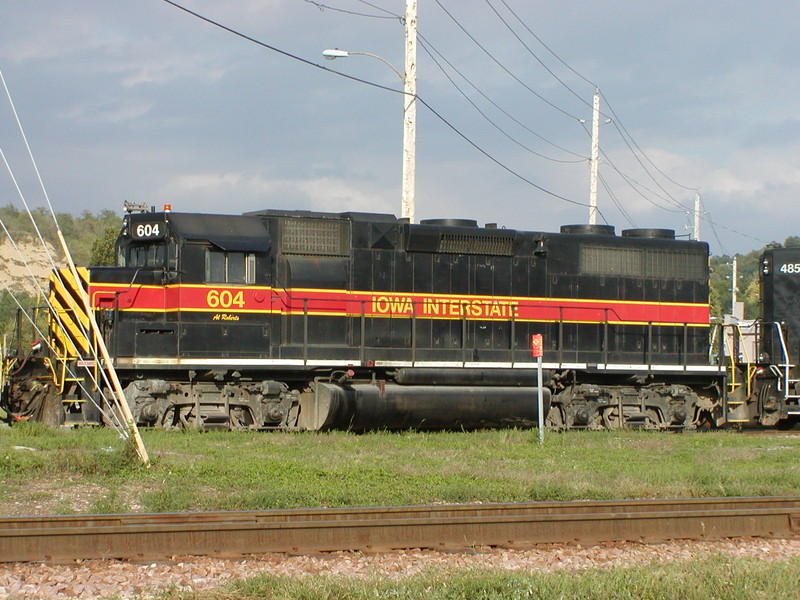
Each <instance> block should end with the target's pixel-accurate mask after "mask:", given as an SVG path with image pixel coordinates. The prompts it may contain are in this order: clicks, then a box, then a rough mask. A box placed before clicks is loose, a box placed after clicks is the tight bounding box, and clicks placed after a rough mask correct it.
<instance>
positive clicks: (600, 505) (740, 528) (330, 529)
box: [0, 496, 800, 562]
mask: <svg viewBox="0 0 800 600" xmlns="http://www.w3.org/2000/svg"><path fill="white" fill-rule="evenodd" d="M798 534H800V497H798V496H792V497H767V498H711V499H674V500H632V501H606V502H536V503H521V504H470V505H454V506H405V507H389V508H337V509H313V510H308V509H292V510H272V511H246V512H244V511H243V512H205V513H165V514H118V515H72V516H44V517H0V561H1V562H22V561H48V562H63V561H71V560H75V559H88V558H119V559H128V560H146V559H147V560H149V559H158V558H166V557H170V556H186V555H205V556H225V557H231V556H241V555H246V554H260V553H266V552H284V553H294V554H302V553H311V552H324V551H336V550H356V551H365V552H377V551H387V550H395V549H405V548H430V549H437V550H464V549H469V548H474V547H480V546H501V547H510V548H524V547H530V546H532V545H535V544H542V543H582V544H595V543H600V542H607V541H620V540H641V541H646V542H655V541H664V540H668V539H714V538H725V537H742V536H772V537H793V536H796V535H798Z"/></svg>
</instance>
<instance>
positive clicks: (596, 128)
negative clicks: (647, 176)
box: [589, 88, 600, 225]
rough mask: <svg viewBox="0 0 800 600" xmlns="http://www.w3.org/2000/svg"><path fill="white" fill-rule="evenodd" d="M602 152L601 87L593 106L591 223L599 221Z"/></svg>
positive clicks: (590, 179)
mask: <svg viewBox="0 0 800 600" xmlns="http://www.w3.org/2000/svg"><path fill="white" fill-rule="evenodd" d="M599 154H600V88H595V91H594V105H593V107H592V159H591V161H590V168H591V170H590V173H589V224H590V225H595V224H596V223H597V161H598V158H599Z"/></svg>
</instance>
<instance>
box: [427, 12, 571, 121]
mask: <svg viewBox="0 0 800 600" xmlns="http://www.w3.org/2000/svg"><path fill="white" fill-rule="evenodd" d="M434 2H436V4H438V5H439V8H441V9H442V10H443V11H444V13H445V14H446V15H447V16H448V17H450V19H451V20H452V21H453V23H455V24H456V26H457V27H458V28H459V29H461V31H463V32H464V35H466V36H467V37H468V38H469V39H470V40H472V41H473V42H474V43H475V45H476V46H478V48H480V49H481V50H482V51H483V52H484V53H485V54H486V56H488V57H489V58H490V59H492V61H494V63H495V64H496V65H497V66H498V67H500V68H501V69H503V71H505V72H506V73H507V74H508V75H509V76H510V77H511V78H513V79H514V81H516V82H517V83H519V84H520V85H521V86H522V87H524V88H525V89H526V90H528V91H529V92H530V93H531V94H533V95H534V96H536V97H537V98H539V100H541V101H542V102H544V103H545V104H547V105H548V106H550V107H552V108H554V109H555V110H557V111H558V112H560V113H562V114H564V115H566V116H567V117H569V118H570V119H575V120H576V121H580V117H576V116H575V115H573V114H571V113H569V112H567V111H566V110H564V109H563V108H561V107H560V106H558V105H556V104H554V103H553V102H551V101H550V100H548V99H547V98H545V97H544V96H542V95H541V94H540V93H539V92H537V91H536V90H534V89H533V88H532V87H530V86H529V85H528V84H527V83H525V82H524V81H522V80H521V79H520V78H519V77H517V76H516V75H515V74H514V73H512V72H511V70H510V69H509V68H508V67H506V66H505V65H504V64H503V63H502V62H500V60H499V59H497V58H496V57H495V56H494V55H493V54H492V53H491V52H489V50H487V49H486V47H484V46H483V45H482V44H481V43H480V42H479V41H478V40H477V39H476V38H475V36H473V35H472V34H471V33H470V32H469V31H467V29H466V28H465V27H464V26H463V25H462V24H461V23H460V22H459V21H458V19H456V18H455V17H454V16H453V15H452V13H450V11H448V10H447V9H446V8H445V7H444V6H443V5H442V3H441V2H440V1H439V0H434Z"/></svg>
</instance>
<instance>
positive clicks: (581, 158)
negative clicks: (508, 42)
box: [420, 36, 588, 164]
mask: <svg viewBox="0 0 800 600" xmlns="http://www.w3.org/2000/svg"><path fill="white" fill-rule="evenodd" d="M420 39H421V40H422V43H421V46H422V48H423V50H425V52H426V54H427V55H428V56H429V57H430V58H431V60H432V61H433V62H434V63H435V64H436V66H437V67H439V69H440V70H441V71H442V73H443V74H444V76H445V77H446V78H447V80H448V81H449V82H450V83H451V84H452V85H453V87H454V88H456V90H457V91H458V92H459V93H460V94H461V95H462V96H463V97H464V99H466V101H467V102H469V103H470V104H471V105H472V106H473V108H475V110H476V111H478V113H479V114H480V115H481V116H482V117H483V118H484V119H486V121H488V122H489V123H490V124H491V125H493V126H494V127H495V128H496V129H497V130H498V131H500V133H502V134H503V135H505V136H506V137H507V138H508V139H509V140H511V141H512V142H514V143H515V144H517V145H519V146H520V147H522V148H524V149H525V150H527V151H528V152H530V153H531V154H535V155H536V156H539V157H540V158H544V159H545V160H549V161H552V162H558V163H573V164H574V163H580V162H584V161H586V160H588V157H585V156H581V155H580V154H577V153H576V152H572V151H571V150H567V149H566V148H564V147H563V146H559V145H558V144H556V143H555V142H552V141H550V140H548V139H547V138H545V137H544V136H542V135H540V134H538V133H536V132H535V131H534V130H532V129H531V128H529V127H528V126H527V125H525V124H524V123H522V122H521V121H520V120H518V119H517V118H515V117H514V116H513V115H511V114H510V113H509V112H507V111H506V110H505V109H503V108H502V107H501V106H500V105H499V104H497V103H496V102H495V101H494V100H492V99H491V98H489V96H487V95H486V94H485V93H484V92H483V91H482V90H481V89H480V88H478V87H477V86H476V85H475V84H474V83H473V82H472V81H470V80H469V79H468V78H467V77H466V76H465V75H464V74H463V73H462V72H461V71H460V70H458V69H457V68H456V67H455V66H454V65H453V64H452V63H451V62H450V61H448V60H447V59H446V58H445V57H444V56H443V55H442V54H441V53H440V52H439V51H438V50H436V49H435V48H434V47H433V46H431V45H430V42H428V41H427V40H425V38H423V37H422V36H420ZM434 52H435V53H436V54H437V55H438V56H439V57H440V58H441V59H442V60H443V61H444V62H445V63H447V65H448V66H449V67H450V68H451V69H453V70H454V71H455V72H456V73H458V74H459V75H460V76H461V78H462V79H464V81H466V82H467V83H468V84H469V85H470V86H471V87H472V89H474V90H475V91H476V92H478V94H480V95H481V96H482V97H483V98H484V99H485V100H486V101H487V102H489V103H490V104H491V105H492V106H494V107H495V108H496V109H497V110H499V111H500V112H501V113H503V114H504V115H505V116H506V117H508V118H509V119H511V120H512V121H514V123H516V124H517V125H519V126H520V127H522V128H523V129H525V130H526V131H528V132H529V133H531V134H532V135H534V136H536V137H537V138H539V139H540V140H542V141H544V142H546V143H548V144H550V145H551V146H553V147H555V148H558V149H559V150H563V151H564V152H567V153H568V154H572V155H573V156H577V157H579V158H578V159H577V160H563V159H557V158H552V157H550V156H546V155H544V154H541V153H539V152H536V151H535V150H532V149H531V148H528V147H527V146H526V145H524V144H523V143H521V142H519V141H518V140H516V139H515V138H513V137H512V136H511V135H510V134H509V133H507V132H506V131H505V130H504V129H502V128H501V127H500V126H499V125H497V123H495V122H494V121H493V120H492V119H490V118H489V117H488V116H487V115H486V113H484V112H483V111H482V110H481V109H480V108H479V107H478V105H477V104H475V102H473V101H472V99H471V98H469V96H467V94H466V93H465V92H464V91H463V90H462V89H461V87H460V86H459V85H458V84H457V83H456V82H455V81H454V80H453V78H452V77H450V75H449V74H448V73H447V71H446V70H445V69H444V67H442V65H441V63H440V62H439V61H438V60H437V59H436V57H435V56H434V55H433V53H434Z"/></svg>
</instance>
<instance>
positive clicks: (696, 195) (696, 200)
mask: <svg viewBox="0 0 800 600" xmlns="http://www.w3.org/2000/svg"><path fill="white" fill-rule="evenodd" d="M694 240H695V241H698V242H699V241H700V192H695V193H694Z"/></svg>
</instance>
